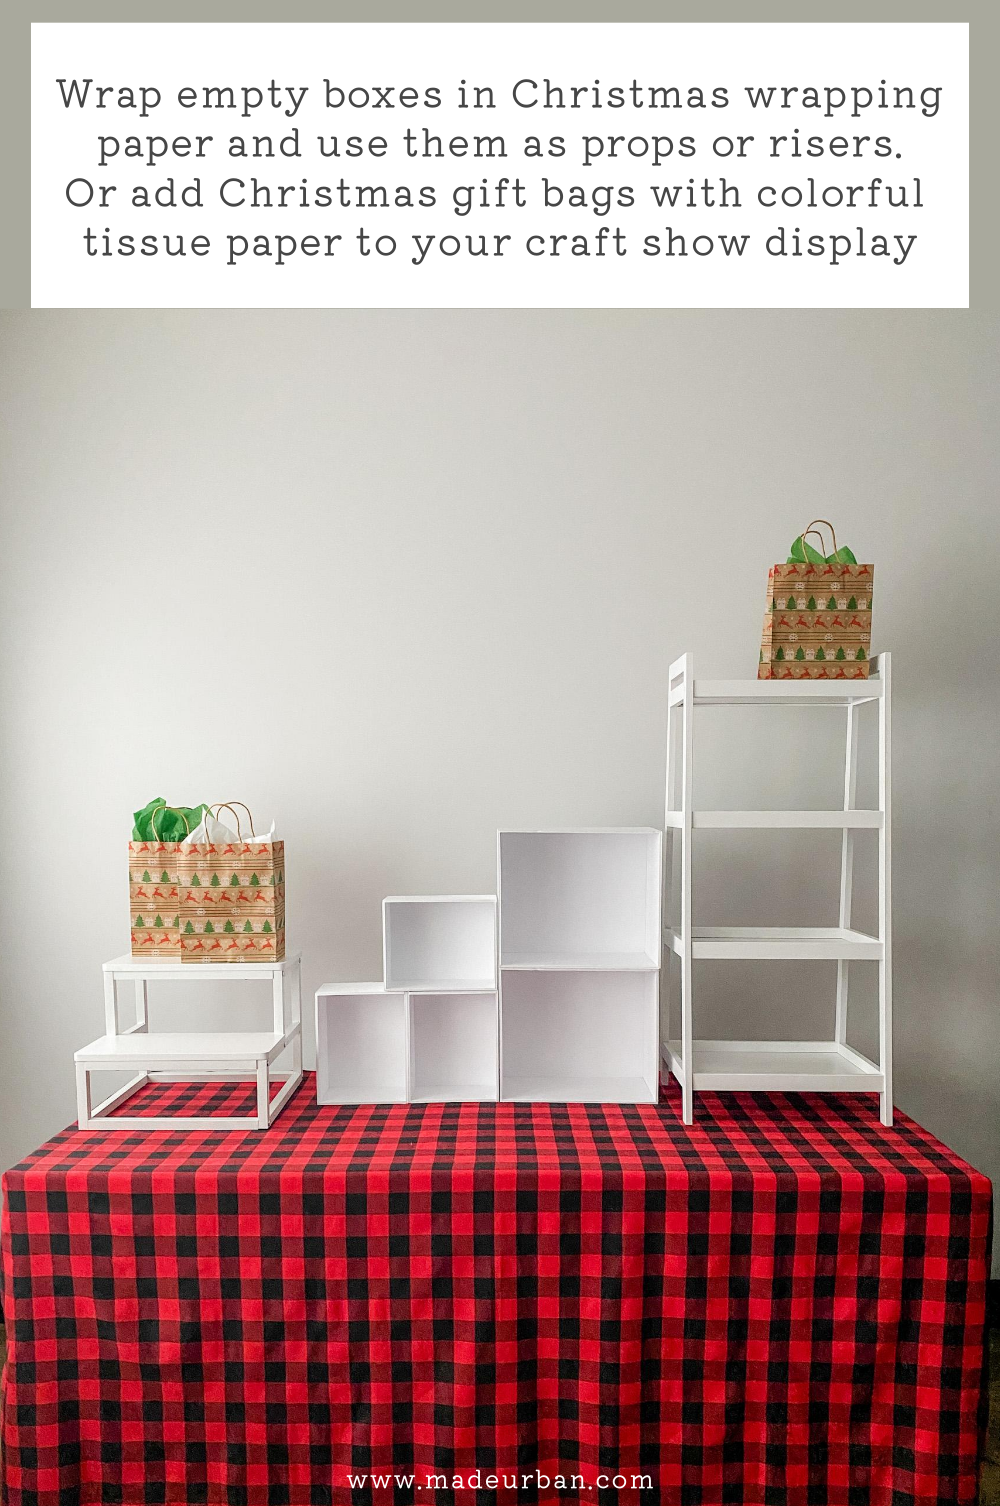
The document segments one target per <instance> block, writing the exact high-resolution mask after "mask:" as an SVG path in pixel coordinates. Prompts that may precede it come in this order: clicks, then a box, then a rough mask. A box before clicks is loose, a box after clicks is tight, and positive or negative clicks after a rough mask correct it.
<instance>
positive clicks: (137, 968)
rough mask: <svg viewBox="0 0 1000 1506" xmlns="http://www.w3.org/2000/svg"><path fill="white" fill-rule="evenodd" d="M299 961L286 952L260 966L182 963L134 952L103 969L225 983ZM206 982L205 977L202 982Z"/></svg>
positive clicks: (262, 960)
mask: <svg viewBox="0 0 1000 1506" xmlns="http://www.w3.org/2000/svg"><path fill="white" fill-rule="evenodd" d="M300 958H301V953H299V952H286V953H285V955H284V956H283V957H279V958H277V959H274V958H271V959H266V958H262V959H261V961H260V962H182V961H181V959H180V958H179V957H133V956H132V954H131V952H125V953H123V954H122V956H121V957H113V958H112V959H111V961H110V962H104V963H102V964H101V967H102V971H103V972H105V973H116V974H118V975H119V976H123V977H124V976H126V975H132V976H140V977H141V976H142V975H143V974H147V975H149V976H152V975H153V974H154V973H163V974H164V975H166V974H168V973H169V974H171V975H174V976H176V977H178V978H196V977H198V975H199V974H206V975H208V976H210V977H212V978H222V979H225V978H252V977H254V976H258V977H259V976H263V975H265V974H267V973H274V972H281V971H283V970H284V969H285V968H288V967H291V966H292V964H293V963H296V962H298V961H299V960H300ZM204 981H205V980H204V977H203V978H202V982H204Z"/></svg>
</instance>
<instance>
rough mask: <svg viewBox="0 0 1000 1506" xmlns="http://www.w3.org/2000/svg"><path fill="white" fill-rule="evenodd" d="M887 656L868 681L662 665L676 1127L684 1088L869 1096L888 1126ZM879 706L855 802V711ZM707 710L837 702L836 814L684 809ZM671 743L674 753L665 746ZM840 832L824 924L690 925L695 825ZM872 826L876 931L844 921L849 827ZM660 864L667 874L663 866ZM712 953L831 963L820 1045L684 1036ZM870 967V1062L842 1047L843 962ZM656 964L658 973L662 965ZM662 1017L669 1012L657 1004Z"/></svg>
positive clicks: (688, 1111)
mask: <svg viewBox="0 0 1000 1506" xmlns="http://www.w3.org/2000/svg"><path fill="white" fill-rule="evenodd" d="M890 684H891V681H890V660H889V655H888V654H879V655H878V656H877V657H876V658H873V659H872V661H871V673H870V677H869V678H868V679H867V680H699V679H695V676H694V663H693V659H692V656H691V655H690V654H684V655H683V656H682V657H681V658H680V659H677V660H675V662H674V663H673V664H671V666H670V684H669V695H668V701H667V789H666V807H667V809H666V835H667V842H668V852H669V842H670V839H671V838H674V837H676V838H678V839H679V841H680V918H679V924H677V925H676V926H670V925H668V926H667V927H666V930H665V939H664V947H665V949H666V950H668V951H671V952H673V953H674V954H675V955H676V956H677V957H678V958H679V961H680V975H681V990H680V995H681V996H680V1006H681V1008H680V1019H681V1035H680V1040H667V1041H665V1042H664V1044H663V1060H664V1062H665V1064H666V1065H667V1067H668V1068H669V1070H670V1071H671V1072H672V1073H673V1075H674V1077H676V1079H677V1081H678V1083H679V1084H680V1087H681V1094H682V1112H683V1120H684V1123H685V1124H691V1123H692V1122H693V1119H694V1093H695V1092H696V1091H702V1092H735V1091H740V1090H742V1091H750V1092H756V1091H766V1092H811V1093H845V1092H855V1093H857V1092H861V1093H877V1094H878V1095H879V1106H880V1112H881V1119H882V1123H883V1124H886V1125H888V1124H891V1123H892V908H891V888H890V885H891V873H890V838H891V795H890V711H891V695H890ZM872 701H875V702H877V703H878V790H879V796H878V809H877V810H859V809H857V808H856V805H855V793H856V785H857V763H858V716H857V710H858V707H859V706H862V705H864V704H865V703H867V702H872ZM711 705H716V706H719V705H729V706H733V705H737V706H738V705H756V706H761V705H764V706H768V705H771V706H775V705H777V706H788V705H797V706H810V705H812V706H840V707H843V708H844V709H845V710H846V723H847V725H846V742H845V757H844V798H843V806H842V808H841V809H839V810H820V811H788V810H779V811H769V810H760V811H717V810H716V811H710V810H695V809H693V789H694V709H695V707H696V706H711ZM675 743H679V745H680V750H679V756H678V755H677V753H676V751H675ZM705 828H714V829H716V830H748V829H754V828H756V829H758V830H763V829H772V830H773V829H777V828H783V829H786V830H787V829H790V828H795V829H801V830H808V829H813V830H823V829H826V830H830V829H833V830H839V831H841V832H842V833H843V839H842V842H841V860H840V914H839V923H838V924H837V925H835V926H829V927H772V926H698V927H695V926H693V925H692V919H691V914H692V904H691V858H692V841H693V834H694V832H695V831H697V830H699V829H705ZM864 830H869V831H871V830H873V831H877V832H878V934H877V935H876V936H870V935H868V934H867V933H865V932H863V931H859V930H856V929H855V928H854V927H853V926H852V924H851V897H852V896H851V891H852V880H853V871H854V834H855V832H857V831H864ZM668 871H669V869H668ZM706 958H714V959H716V960H736V959H741V960H747V959H758V960H774V961H780V960H793V959H795V960H808V959H813V960H817V959H819V960H823V959H832V960H835V961H836V963H837V993H836V1014H835V1021H834V1034H833V1039H832V1040H829V1041H826V1040H824V1041H738V1040H737V1041H706V1040H696V1039H694V1025H693V1001H694V988H693V976H692V974H693V965H694V963H695V962H698V961H700V960H702V959H706ZM859 960H869V961H875V962H877V963H878V977H879V986H878V1003H879V1051H878V1057H879V1059H878V1062H877V1063H876V1062H873V1061H870V1060H869V1059H868V1057H866V1056H863V1055H862V1054H861V1053H860V1052H859V1051H855V1050H854V1049H853V1048H852V1047H851V1046H849V1045H848V1043H847V997H848V976H849V968H850V963H851V962H852V961H859ZM665 971H667V973H668V976H669V971H668V970H666V969H665ZM668 1019H669V1010H668Z"/></svg>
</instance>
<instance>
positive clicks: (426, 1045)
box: [407, 993, 499, 1103]
mask: <svg viewBox="0 0 1000 1506" xmlns="http://www.w3.org/2000/svg"><path fill="white" fill-rule="evenodd" d="M407 1004H408V1010H409V1024H410V1063H409V1065H410V1088H409V1098H410V1102H411V1103H455V1102H459V1103H461V1102H472V1101H495V1100H496V1097H497V1092H498V1086H497V1083H498V1070H499V1068H498V1040H497V996H496V994H495V993H464V994H460V993H441V994H432V993H411V994H410V995H409V997H408V1000H407Z"/></svg>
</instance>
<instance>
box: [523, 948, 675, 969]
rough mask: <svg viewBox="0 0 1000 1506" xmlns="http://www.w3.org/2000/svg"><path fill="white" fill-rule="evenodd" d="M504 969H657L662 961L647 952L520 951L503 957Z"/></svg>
mask: <svg viewBox="0 0 1000 1506" xmlns="http://www.w3.org/2000/svg"><path fill="white" fill-rule="evenodd" d="M500 971H501V973H658V972H659V971H660V965H659V963H657V962H655V961H654V960H653V958H652V957H650V956H649V954H648V953H640V952H609V953H608V954H607V955H601V954H600V953H595V954H593V955H589V956H584V955H582V954H581V955H579V956H576V955H574V954H573V953H571V952H566V953H559V954H557V955H554V956H546V955H544V954H542V953H539V954H537V955H533V954H530V953H520V952H517V953H515V954H514V955H513V957H512V958H510V959H509V960H506V961H505V960H504V959H503V958H501V959H500Z"/></svg>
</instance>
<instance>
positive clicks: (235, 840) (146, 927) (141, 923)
mask: <svg viewBox="0 0 1000 1506" xmlns="http://www.w3.org/2000/svg"><path fill="white" fill-rule="evenodd" d="M239 803H240V802H238V801H234V802H233V805H237V804H239ZM233 805H228V804H227V805H226V806H221V805H217V806H214V807H211V808H210V807H207V806H205V807H200V808H199V810H200V811H201V812H202V815H201V819H200V821H199V822H198V824H197V825H196V826H194V827H193V828H192V829H191V831H190V834H189V835H188V836H187V837H185V838H184V840H182V841H179V842H169V843H168V842H156V841H149V842H146V841H142V840H137V839H136V837H135V832H133V840H132V841H131V842H130V843H129V879H130V892H131V897H132V954H133V956H140V955H144V954H146V955H148V954H149V953H151V952H155V953H157V954H159V955H163V956H167V957H171V956H172V957H179V958H180V960H181V961H182V962H255V961H280V960H281V958H282V957H284V955H285V844H284V843H283V842H279V841H275V839H274V828H273V827H272V828H271V831H270V832H269V833H268V834H267V835H266V836H257V835H256V834H255V832H254V829H253V818H252V817H250V834H249V836H244V834H243V831H242V827H241V823H240V819H239V817H238V816H237V817H236V828H237V829H236V831H235V832H233V831H232V830H231V829H230V828H229V827H228V826H224V825H223V824H222V822H220V821H219V820H218V819H217V818H216V816H215V814H214V811H216V810H221V809H228V810H230V811H233ZM242 808H243V809H244V810H245V809H246V807H245V806H243V807H242ZM233 814H234V815H235V814H236V813H235V811H233ZM247 815H248V816H249V815H250V813H249V811H247ZM137 824H138V823H137ZM160 824H161V821H160V820H155V825H156V826H157V829H158V828H159V825H160ZM140 865H141V866H140ZM147 875H148V877H147Z"/></svg>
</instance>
